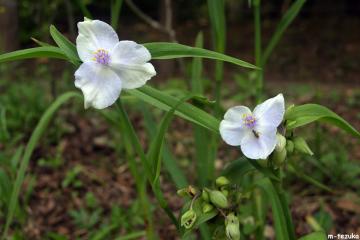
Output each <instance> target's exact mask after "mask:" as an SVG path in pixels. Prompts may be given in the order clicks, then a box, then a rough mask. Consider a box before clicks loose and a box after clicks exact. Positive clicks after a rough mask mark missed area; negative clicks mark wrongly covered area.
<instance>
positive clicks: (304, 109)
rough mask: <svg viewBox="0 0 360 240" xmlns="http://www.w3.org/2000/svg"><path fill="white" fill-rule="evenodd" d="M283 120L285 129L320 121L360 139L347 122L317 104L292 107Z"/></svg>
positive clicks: (359, 135) (359, 134)
mask: <svg viewBox="0 0 360 240" xmlns="http://www.w3.org/2000/svg"><path fill="white" fill-rule="evenodd" d="M285 120H286V121H287V122H288V126H287V129H294V128H297V127H301V126H303V125H306V124H309V123H312V122H315V121H322V122H326V123H329V124H332V125H334V126H337V127H339V128H341V129H343V130H344V131H346V132H348V133H350V134H352V135H353V136H355V137H358V138H360V133H359V132H358V131H357V130H356V129H355V128H354V127H353V126H351V125H350V124H349V123H348V122H347V121H345V120H344V119H343V118H342V117H340V116H339V115H337V114H336V113H334V112H333V111H331V110H330V109H328V108H326V107H324V106H321V105H318V104H304V105H300V106H295V107H292V108H290V109H289V110H288V111H287V112H286V114H285Z"/></svg>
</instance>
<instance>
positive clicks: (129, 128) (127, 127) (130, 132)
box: [117, 101, 180, 230]
mask: <svg viewBox="0 0 360 240" xmlns="http://www.w3.org/2000/svg"><path fill="white" fill-rule="evenodd" d="M117 106H118V110H119V113H120V117H121V118H122V120H123V123H124V129H123V131H124V132H123V133H124V134H125V135H126V137H127V138H128V139H129V140H130V141H131V144H132V146H133V149H134V151H135V152H136V153H137V154H138V155H139V157H140V160H141V164H142V165H143V166H144V170H145V176H146V178H147V179H148V181H149V183H150V185H151V188H152V190H153V193H154V195H155V197H156V199H157V201H158V203H159V204H160V206H161V207H162V208H163V210H164V211H165V212H166V214H167V215H168V216H169V218H170V219H171V221H172V222H173V224H174V225H175V226H176V228H177V229H178V230H179V229H180V228H179V224H178V221H177V219H176V217H175V216H174V214H173V213H172V211H171V210H170V208H169V207H168V206H167V202H166V200H165V198H164V196H163V194H162V193H161V191H160V186H158V185H155V184H154V183H153V181H152V175H153V174H152V168H151V166H150V165H149V162H148V160H147V157H146V156H145V153H144V151H143V149H142V146H141V144H140V141H139V139H138V137H137V135H136V132H135V130H134V127H133V125H132V124H131V122H130V120H129V117H128V115H127V113H126V111H125V109H124V108H123V106H122V104H121V101H119V103H118V104H117Z"/></svg>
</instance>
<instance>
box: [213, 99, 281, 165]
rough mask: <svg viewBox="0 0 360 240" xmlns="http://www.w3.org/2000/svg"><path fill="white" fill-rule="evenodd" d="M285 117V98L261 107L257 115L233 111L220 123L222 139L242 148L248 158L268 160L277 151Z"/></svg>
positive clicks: (239, 109) (242, 108)
mask: <svg viewBox="0 0 360 240" xmlns="http://www.w3.org/2000/svg"><path fill="white" fill-rule="evenodd" d="M284 113H285V104H284V97H283V95H282V94H279V95H277V96H276V97H273V98H270V99H268V100H266V101H265V102H263V103H261V104H259V105H258V106H256V107H255V109H254V111H253V112H251V111H250V109H249V108H247V107H245V106H235V107H232V108H230V109H229V110H228V111H227V112H226V113H225V115H224V120H222V121H221V123H220V134H221V137H222V138H223V140H224V141H225V142H226V143H227V144H229V145H231V146H240V147H241V151H242V152H243V154H244V155H245V156H246V157H247V158H251V159H266V158H267V157H268V156H269V155H270V154H271V153H272V152H273V151H274V149H275V146H276V143H277V138H276V132H277V127H278V126H279V125H280V123H281V122H282V120H283V117H284Z"/></svg>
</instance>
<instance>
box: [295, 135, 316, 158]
mask: <svg viewBox="0 0 360 240" xmlns="http://www.w3.org/2000/svg"><path fill="white" fill-rule="evenodd" d="M293 141H294V148H295V149H296V150H298V151H299V152H302V153H305V154H309V155H313V154H314V153H313V152H312V151H311V149H310V148H309V146H308V145H307V143H306V141H305V139H304V138H302V137H296V138H294V140H293Z"/></svg>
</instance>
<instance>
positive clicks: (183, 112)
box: [127, 85, 220, 133]
mask: <svg viewBox="0 0 360 240" xmlns="http://www.w3.org/2000/svg"><path fill="white" fill-rule="evenodd" d="M127 92H129V93H130V94H131V95H134V96H136V97H137V98H139V99H141V100H143V101H144V102H147V103H149V104H151V105H153V106H155V107H158V108H160V109H162V110H165V111H169V110H170V109H171V108H172V107H174V106H175V105H176V104H177V103H178V102H179V99H178V98H176V97H173V96H171V95H167V94H165V93H164V92H162V91H159V90H156V89H154V88H152V87H150V86H147V85H145V86H143V87H141V88H138V89H133V90H127ZM175 114H176V115H178V116H180V117H182V118H184V119H186V120H189V121H191V122H193V123H195V124H198V125H200V126H203V127H205V128H208V129H209V130H211V131H213V132H215V133H219V124H220V121H219V120H218V119H216V118H214V117H213V116H211V115H210V114H208V113H206V112H204V111H203V110H200V109H198V108H196V107H194V106H193V105H191V104H189V103H184V104H181V105H180V106H179V107H178V108H177V110H176V111H175Z"/></svg>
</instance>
